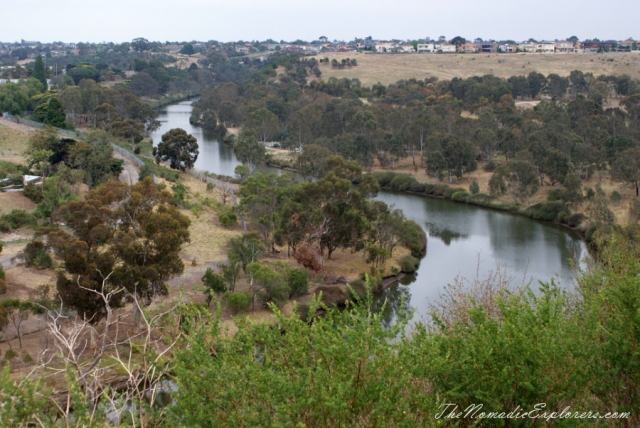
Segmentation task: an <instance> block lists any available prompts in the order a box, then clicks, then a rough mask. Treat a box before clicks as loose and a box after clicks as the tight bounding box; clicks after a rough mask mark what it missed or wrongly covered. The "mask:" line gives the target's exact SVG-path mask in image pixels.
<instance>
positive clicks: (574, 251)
mask: <svg viewBox="0 0 640 428" xmlns="http://www.w3.org/2000/svg"><path fill="white" fill-rule="evenodd" d="M191 103H192V101H185V102H181V103H179V104H174V105H171V106H168V107H166V108H164V109H163V110H161V111H160V117H159V118H158V119H159V120H160V122H161V123H162V125H161V127H160V128H159V129H158V130H157V131H156V132H155V133H154V134H153V135H152V138H153V141H154V142H155V143H156V144H157V143H158V142H159V141H160V139H161V136H162V134H163V133H165V132H167V131H168V130H170V129H173V128H182V129H184V130H185V131H187V132H188V133H189V134H192V135H193V136H194V137H196V138H197V139H198V145H199V147H200V154H199V156H198V159H197V161H196V164H195V167H196V168H197V169H200V170H204V171H210V172H213V173H216V174H221V175H229V176H233V174H234V169H235V167H236V166H238V165H240V162H239V161H238V160H237V158H236V157H235V155H234V153H233V150H232V149H231V147H229V146H228V145H226V144H223V143H219V142H218V141H216V140H215V139H214V137H213V136H212V135H211V134H209V133H208V132H207V131H205V130H203V129H202V128H199V127H194V126H192V125H191V124H190V123H189V116H190V115H191ZM267 170H269V171H273V172H278V173H281V171H280V170H277V169H273V168H267ZM377 199H379V200H381V201H384V202H386V203H387V204H388V205H393V206H394V207H395V208H400V209H401V210H402V211H403V212H404V213H405V215H406V216H407V217H408V218H409V219H411V220H414V221H415V222H416V223H418V224H419V225H420V226H421V227H422V228H423V229H424V230H425V232H426V233H427V237H428V244H427V255H426V257H425V258H424V259H423V260H422V261H421V263H420V268H419V270H418V272H417V273H416V275H415V276H411V277H407V278H405V280H404V281H402V282H401V283H400V284H398V285H397V286H396V287H392V288H390V289H389V290H387V292H386V294H385V296H384V297H386V298H387V301H388V308H387V311H386V312H385V321H386V322H393V320H394V319H395V318H396V317H397V315H398V314H399V313H402V312H406V311H409V310H410V309H411V308H415V312H414V319H421V318H424V317H425V316H426V315H427V313H428V302H429V301H432V302H433V301H435V300H436V299H437V298H438V296H439V293H440V292H441V290H442V287H443V286H445V285H447V284H449V283H452V282H453V281H454V279H455V278H456V277H457V276H460V277H464V278H467V279H473V278H475V277H476V275H478V276H479V277H480V278H484V277H486V275H487V274H488V273H489V272H490V271H495V270H496V269H497V268H498V267H500V268H501V269H503V270H505V271H507V273H508V276H509V277H511V278H513V284H514V285H519V284H521V283H523V281H524V282H529V281H532V285H533V287H534V288H536V287H537V284H538V281H545V282H546V281H549V280H550V279H552V278H554V279H555V281H556V283H558V284H560V285H561V286H562V287H564V288H567V289H570V288H571V287H572V275H573V272H572V262H571V260H572V259H573V260H577V261H578V263H577V265H578V266H581V267H584V261H583V259H584V258H588V251H587V248H586V245H585V243H584V242H583V241H582V240H581V238H580V236H579V235H578V234H577V233H574V232H572V231H570V230H568V229H565V228H561V227H559V226H556V225H554V224H551V223H545V222H539V221H535V220H532V219H529V218H526V217H522V216H517V215H512V214H508V213H504V212H500V211H495V210H490V209H485V208H480V207H475V206H472V205H466V204H461V203H454V202H451V201H448V200H443V199H436V198H426V197H422V196H414V195H407V194H401V193H394V192H388V191H382V192H380V194H379V195H378V197H377ZM401 302H403V303H402V304H401Z"/></svg>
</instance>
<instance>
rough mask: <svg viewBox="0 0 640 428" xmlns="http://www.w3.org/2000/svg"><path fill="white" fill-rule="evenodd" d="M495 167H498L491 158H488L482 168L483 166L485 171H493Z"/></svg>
mask: <svg viewBox="0 0 640 428" xmlns="http://www.w3.org/2000/svg"><path fill="white" fill-rule="evenodd" d="M497 167H498V166H497V165H496V163H495V162H494V161H493V160H490V161H489V162H487V163H486V164H485V165H484V168H483V169H484V170H485V171H486V172H493V171H495V169H496V168H497Z"/></svg>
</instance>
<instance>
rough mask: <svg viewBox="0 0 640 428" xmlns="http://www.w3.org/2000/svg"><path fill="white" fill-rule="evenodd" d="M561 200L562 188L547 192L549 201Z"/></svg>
mask: <svg viewBox="0 0 640 428" xmlns="http://www.w3.org/2000/svg"><path fill="white" fill-rule="evenodd" d="M559 200H560V190H558V189H551V190H549V193H547V201H549V202H555V201H559Z"/></svg>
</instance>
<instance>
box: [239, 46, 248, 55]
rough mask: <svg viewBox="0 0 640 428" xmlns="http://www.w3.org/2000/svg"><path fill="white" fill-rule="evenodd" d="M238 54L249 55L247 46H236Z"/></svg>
mask: <svg viewBox="0 0 640 428" xmlns="http://www.w3.org/2000/svg"><path fill="white" fill-rule="evenodd" d="M236 52H238V53H241V54H245V55H246V54H248V53H249V48H248V47H246V46H242V45H237V46H236Z"/></svg>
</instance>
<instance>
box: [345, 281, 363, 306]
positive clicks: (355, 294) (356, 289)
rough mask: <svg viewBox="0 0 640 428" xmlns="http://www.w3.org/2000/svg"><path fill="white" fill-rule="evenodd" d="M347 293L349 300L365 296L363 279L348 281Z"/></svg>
mask: <svg viewBox="0 0 640 428" xmlns="http://www.w3.org/2000/svg"><path fill="white" fill-rule="evenodd" d="M347 294H349V298H350V299H351V300H354V301H357V300H361V299H364V298H365V297H366V296H367V283H366V282H365V281H364V280H363V279H356V280H355V281H352V282H350V283H349V286H348V287H347Z"/></svg>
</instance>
